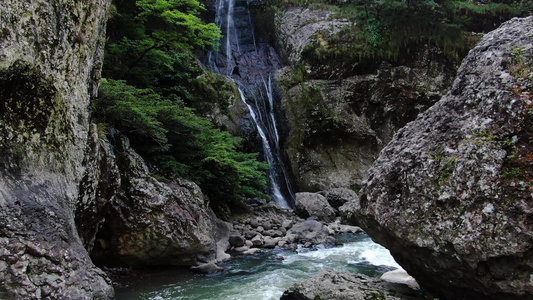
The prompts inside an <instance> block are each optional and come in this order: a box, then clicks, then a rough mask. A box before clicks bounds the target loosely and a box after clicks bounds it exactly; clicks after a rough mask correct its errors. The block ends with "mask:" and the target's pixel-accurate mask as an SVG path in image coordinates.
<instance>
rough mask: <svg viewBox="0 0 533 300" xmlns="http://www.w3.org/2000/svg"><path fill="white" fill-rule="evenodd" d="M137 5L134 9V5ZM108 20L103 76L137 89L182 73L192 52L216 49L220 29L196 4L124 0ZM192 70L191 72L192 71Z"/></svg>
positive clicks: (186, 0) (192, 1)
mask: <svg viewBox="0 0 533 300" xmlns="http://www.w3.org/2000/svg"><path fill="white" fill-rule="evenodd" d="M133 3H135V5H133ZM121 4H122V5H120V6H116V7H117V12H116V15H115V16H114V17H113V18H112V19H111V20H110V21H109V24H108V32H109V33H110V36H109V43H108V46H107V49H106V50H107V51H106V56H105V65H106V68H104V70H103V74H104V77H107V78H120V79H124V80H126V81H127V82H128V84H132V85H135V86H151V87H153V86H157V85H158V80H159V79H161V77H165V76H168V75H165V74H169V76H170V77H177V79H179V76H180V75H182V71H183V69H185V70H186V69H187V66H186V65H184V62H185V61H190V59H187V56H189V55H190V54H191V53H192V51H194V50H197V49H204V48H205V47H207V46H216V43H217V41H218V40H219V39H220V37H221V35H220V29H219V28H218V27H217V26H216V25H215V24H213V23H209V24H205V23H204V22H203V21H202V20H201V19H200V18H199V14H200V12H202V11H203V10H205V8H204V7H203V5H202V4H200V2H198V1H197V0H138V1H135V2H134V1H131V0H130V1H124V2H121ZM188 71H190V70H188Z"/></svg>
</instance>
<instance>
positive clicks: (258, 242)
mask: <svg viewBox="0 0 533 300" xmlns="http://www.w3.org/2000/svg"><path fill="white" fill-rule="evenodd" d="M252 244H253V245H254V247H262V246H263V236H262V235H260V234H258V235H256V236H254V237H253V238H252Z"/></svg>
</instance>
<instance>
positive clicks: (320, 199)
mask: <svg viewBox="0 0 533 300" xmlns="http://www.w3.org/2000/svg"><path fill="white" fill-rule="evenodd" d="M295 207H296V213H297V214H298V215H299V216H301V217H303V218H306V217H309V216H311V217H317V218H318V219H319V220H322V221H325V222H333V221H334V220H335V215H336V212H335V210H334V209H333V208H332V207H331V205H329V203H328V201H327V200H326V198H325V197H324V196H322V195H320V194H317V193H296V199H295Z"/></svg>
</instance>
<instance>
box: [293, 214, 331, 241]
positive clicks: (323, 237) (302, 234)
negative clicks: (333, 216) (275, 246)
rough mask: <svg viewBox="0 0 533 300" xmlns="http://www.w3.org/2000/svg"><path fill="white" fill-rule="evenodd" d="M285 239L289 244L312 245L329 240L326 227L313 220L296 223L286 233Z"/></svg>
mask: <svg viewBox="0 0 533 300" xmlns="http://www.w3.org/2000/svg"><path fill="white" fill-rule="evenodd" d="M287 238H288V240H290V241H291V242H293V241H294V242H297V243H306V242H310V243H312V244H314V245H318V244H322V243H325V242H326V241H327V240H328V238H329V230H328V228H327V226H326V225H324V224H323V223H321V222H318V221H315V220H306V221H303V222H299V223H296V224H294V225H293V226H292V228H291V229H290V230H289V231H288V232H287Z"/></svg>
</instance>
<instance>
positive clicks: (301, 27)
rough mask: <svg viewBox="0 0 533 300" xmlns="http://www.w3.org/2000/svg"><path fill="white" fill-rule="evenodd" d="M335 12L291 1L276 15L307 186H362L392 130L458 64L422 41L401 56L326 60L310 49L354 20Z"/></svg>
mask: <svg viewBox="0 0 533 300" xmlns="http://www.w3.org/2000/svg"><path fill="white" fill-rule="evenodd" d="M331 14H332V12H327V11H313V10H309V9H302V8H291V9H288V10H285V11H280V12H279V13H278V14H277V16H276V22H275V23H276V33H277V37H278V44H279V52H280V53H282V54H283V56H284V60H285V61H286V62H287V63H289V64H290V65H291V66H289V67H286V68H284V69H282V70H281V71H280V72H278V74H277V81H278V83H279V86H280V87H281V89H282V90H283V98H282V108H283V111H284V113H285V116H286V118H287V121H288V128H289V133H288V137H287V143H286V144H285V154H286V157H287V160H288V162H289V165H290V169H291V171H292V173H293V174H294V176H295V178H294V179H295V185H296V187H297V188H296V189H297V190H299V191H319V190H327V189H331V188H336V187H349V188H352V189H354V190H358V189H359V188H360V187H361V183H362V181H363V180H364V179H365V178H366V176H367V170H368V168H369V167H370V165H371V164H372V162H373V161H374V160H375V159H376V158H377V156H378V154H379V151H380V150H381V149H382V148H383V147H384V146H385V145H386V144H387V143H388V142H389V141H390V139H391V138H392V135H393V134H394V133H395V132H396V131H397V130H398V129H400V128H401V127H402V126H404V125H405V124H406V123H407V122H409V121H412V120H414V119H415V118H416V116H417V115H418V113H420V112H422V111H424V110H426V109H427V108H428V107H430V106H431V105H432V104H433V103H435V102H436V101H438V99H440V98H441V97H442V95H444V94H445V93H446V91H447V90H448V88H449V87H450V86H451V84H452V81H453V77H454V76H455V70H456V64H455V62H453V61H449V60H447V59H446V57H445V56H444V55H443V54H442V53H441V52H440V51H438V50H437V49H433V48H429V47H428V48H421V49H417V50H416V51H415V52H412V53H411V54H410V55H409V56H406V57H404V58H400V59H398V60H396V61H395V62H386V61H376V62H374V61H369V60H364V59H363V60H360V61H354V60H349V59H346V58H345V57H344V56H343V55H342V53H341V54H340V55H338V56H337V57H336V58H334V59H328V60H326V61H324V60H319V59H316V55H314V54H313V55H310V54H309V53H308V52H309V48H313V47H316V49H318V52H320V51H326V50H327V49H328V40H330V39H332V37H333V35H334V34H335V33H336V32H338V31H340V30H341V29H342V28H343V27H344V26H348V25H350V23H349V22H348V21H346V20H342V19H335V18H331Z"/></svg>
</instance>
